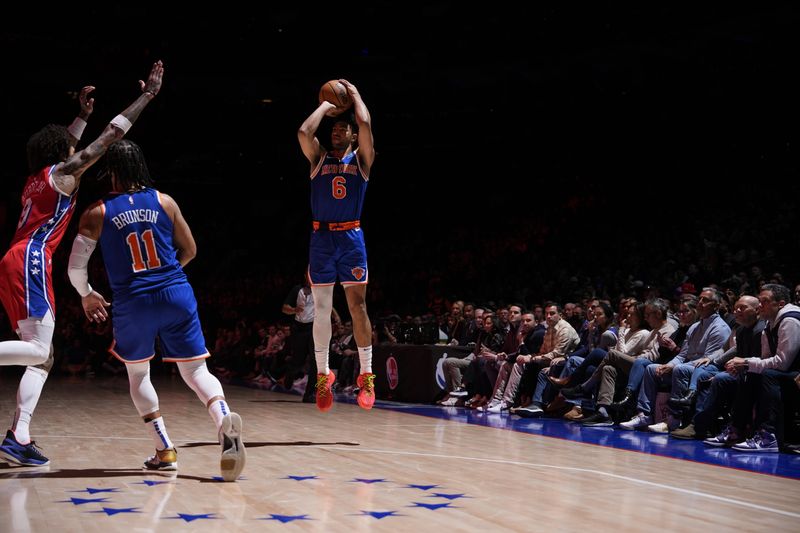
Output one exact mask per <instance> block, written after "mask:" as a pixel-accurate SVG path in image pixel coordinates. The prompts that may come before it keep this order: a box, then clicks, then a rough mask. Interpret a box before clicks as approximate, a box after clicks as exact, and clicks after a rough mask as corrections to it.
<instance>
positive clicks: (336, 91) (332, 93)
mask: <svg viewBox="0 0 800 533" xmlns="http://www.w3.org/2000/svg"><path fill="white" fill-rule="evenodd" d="M325 100H327V101H328V102H330V103H332V104H333V105H335V106H336V107H338V108H339V109H348V108H349V107H350V106H352V105H353V100H352V99H351V98H350V95H349V94H347V87H345V86H344V85H342V83H341V82H340V81H339V80H331V81H328V82H326V83H325V85H323V86H322V88H321V89H320V90H319V103H320V104H321V103H322V102H323V101H325Z"/></svg>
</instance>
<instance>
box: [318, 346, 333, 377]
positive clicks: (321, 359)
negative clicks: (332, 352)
mask: <svg viewBox="0 0 800 533" xmlns="http://www.w3.org/2000/svg"><path fill="white" fill-rule="evenodd" d="M314 358H315V359H316V360H317V374H325V375H328V374H330V372H331V369H330V367H329V366H328V350H317V349H316V348H314Z"/></svg>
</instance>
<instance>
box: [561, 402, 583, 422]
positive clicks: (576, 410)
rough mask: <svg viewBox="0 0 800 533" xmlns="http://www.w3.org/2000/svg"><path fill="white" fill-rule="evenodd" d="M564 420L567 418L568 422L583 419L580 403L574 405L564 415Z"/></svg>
mask: <svg viewBox="0 0 800 533" xmlns="http://www.w3.org/2000/svg"><path fill="white" fill-rule="evenodd" d="M563 418H564V420H569V421H570V422H580V421H581V420H583V419H584V416H583V410H582V409H581V406H580V405H575V406H573V407H572V409H571V410H570V411H569V412H568V413H567V414H565V415H564V417H563Z"/></svg>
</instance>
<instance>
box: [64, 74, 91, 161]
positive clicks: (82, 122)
mask: <svg viewBox="0 0 800 533" xmlns="http://www.w3.org/2000/svg"><path fill="white" fill-rule="evenodd" d="M92 91H94V86H92V85H87V86H86V87H84V88H83V89H81V92H80V94H79V95H78V101H79V102H80V105H81V112H80V113H78V116H77V117H75V120H73V121H72V124H70V125H69V127H68V128H67V132H69V145H70V146H71V147H73V148H75V147H76V146H77V145H78V141H80V140H81V135H83V130H84V128H86V121H87V120H89V117H90V116H91V114H92V112H94V98H89V93H91V92H92Z"/></svg>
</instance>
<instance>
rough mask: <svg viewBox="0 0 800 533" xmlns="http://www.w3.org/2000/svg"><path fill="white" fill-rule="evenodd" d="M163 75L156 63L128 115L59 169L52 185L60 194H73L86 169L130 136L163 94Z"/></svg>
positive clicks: (127, 112)
mask: <svg viewBox="0 0 800 533" xmlns="http://www.w3.org/2000/svg"><path fill="white" fill-rule="evenodd" d="M163 75H164V65H163V64H162V63H161V61H156V62H155V64H154V65H153V68H152V69H151V70H150V76H149V77H148V78H147V82H144V81H142V80H139V85H140V87H141V89H142V94H141V95H140V96H139V97H138V98H137V99H136V100H135V101H134V102H133V103H132V104H131V105H129V106H128V107H127V109H125V111H123V112H122V113H120V114H119V115H117V116H116V117H114V118H113V119H112V120H111V122H110V123H109V124H108V126H106V128H105V129H104V130H103V133H101V134H100V136H99V137H98V138H97V139H96V140H95V141H94V142H92V143H91V144H90V145H89V146H87V147H86V148H84V149H83V150H80V151H79V152H76V153H75V154H74V155H72V156H71V157H70V158H69V159H67V160H66V161H64V162H63V163H59V164H58V165H57V166H56V168H55V170H54V171H53V181H54V182H55V184H56V186H57V187H58V189H59V190H60V191H61V192H63V193H65V194H72V193H73V191H75V189H77V188H78V185H79V184H80V180H81V176H82V175H83V173H84V172H85V171H86V169H88V168H89V167H90V166H92V165H93V164H94V163H96V162H97V160H98V159H100V156H102V155H103V154H104V153H105V151H106V150H107V149H108V147H109V146H110V145H111V144H112V143H114V142H115V141H118V140H119V139H121V138H122V137H123V136H124V135H125V133H127V131H128V130H129V129H130V127H131V125H133V123H134V122H136V119H137V118H139V114H140V113H141V112H142V110H143V109H144V108H145V107H146V106H147V104H149V103H150V100H152V99H153V98H154V97H155V95H156V94H158V92H159V91H160V90H161V80H162V77H163Z"/></svg>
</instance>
